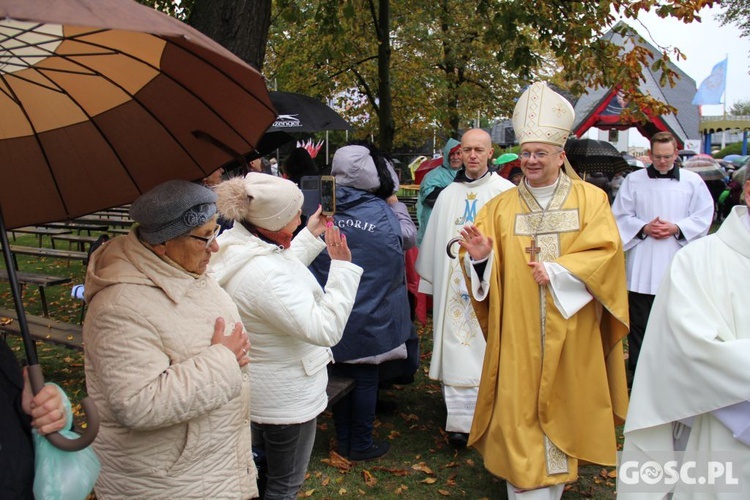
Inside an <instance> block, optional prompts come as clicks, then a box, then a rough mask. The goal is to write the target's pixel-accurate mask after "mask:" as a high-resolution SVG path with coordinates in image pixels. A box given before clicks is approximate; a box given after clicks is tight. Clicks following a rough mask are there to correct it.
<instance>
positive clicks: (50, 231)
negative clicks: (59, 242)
mask: <svg viewBox="0 0 750 500" xmlns="http://www.w3.org/2000/svg"><path fill="white" fill-rule="evenodd" d="M10 232H11V233H13V241H15V240H16V233H20V234H35V235H37V236H38V237H39V246H40V247H41V246H42V237H43V236H49V237H50V239H51V238H52V237H54V236H60V235H61V234H68V233H70V229H63V228H56V227H36V226H29V227H19V228H16V229H12V230H11V231H10ZM52 248H55V243H54V240H52Z"/></svg>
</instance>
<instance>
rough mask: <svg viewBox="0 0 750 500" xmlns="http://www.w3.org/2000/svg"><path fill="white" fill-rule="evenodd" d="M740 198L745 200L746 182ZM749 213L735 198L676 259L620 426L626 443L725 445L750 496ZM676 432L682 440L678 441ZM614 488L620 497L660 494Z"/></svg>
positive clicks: (650, 447) (644, 448)
mask: <svg viewBox="0 0 750 500" xmlns="http://www.w3.org/2000/svg"><path fill="white" fill-rule="evenodd" d="M744 196H745V200H746V201H747V202H750V180H748V181H745V184H744ZM749 284H750V217H748V210H747V207H746V206H736V207H734V209H733V210H732V212H731V214H730V216H729V217H728V218H727V219H726V220H725V221H724V223H723V224H722V226H721V228H719V230H718V231H717V232H716V233H715V234H712V235H710V236H708V237H706V238H703V239H701V240H699V241H697V242H695V243H691V244H690V245H688V246H687V247H685V248H684V249H683V250H681V251H680V252H679V253H678V254H677V255H676V256H675V258H674V260H673V262H672V265H671V267H670V268H669V272H668V274H667V275H666V276H665V278H664V282H663V283H662V286H661V287H660V288H659V292H658V293H657V295H656V300H655V301H654V306H653V308H652V310H651V317H650V319H649V321H648V328H647V331H646V338H645V340H644V343H643V350H642V351H641V357H640V361H639V362H638V371H637V372H636V376H635V380H634V382H633V391H632V393H631V400H630V409H629V410H628V416H627V421H626V424H625V447H624V450H625V451H628V452H630V451H635V450H638V451H641V452H644V453H645V454H646V455H648V456H649V457H651V456H653V455H654V453H653V452H659V453H658V454H656V456H658V457H659V458H660V459H661V460H664V455H663V452H665V451H671V450H674V451H681V450H685V451H686V452H693V451H694V452H709V451H710V452H717V451H721V452H731V453H732V454H731V456H732V457H735V458H736V459H737V460H736V461H734V462H733V468H732V473H733V476H734V477H735V478H737V479H738V480H739V486H741V487H742V488H743V492H741V493H737V494H734V495H731V494H723V493H722V492H721V491H719V490H718V489H717V490H716V491H712V492H710V494H709V495H706V496H700V495H697V494H696V492H695V491H694V489H695V488H692V489H690V487H687V489H686V488H685V485H681V487H682V489H683V491H681V493H680V494H677V495H675V496H674V498H696V497H697V498H722V499H724V498H732V499H735V498H736V499H740V498H742V499H746V498H750V403H749V402H748V400H750V369H748V366H750V294H749V293H748V285H749ZM675 436H678V437H679V439H675ZM666 488H667V487H665V491H663V492H661V493H659V494H653V495H646V494H645V493H643V492H639V491H635V492H633V493H632V495H631V494H630V491H631V490H628V489H627V488H626V489H625V491H623V489H622V488H618V491H619V495H618V498H621V499H630V498H633V499H639V500H640V499H650V498H654V499H661V498H664V495H665V494H666Z"/></svg>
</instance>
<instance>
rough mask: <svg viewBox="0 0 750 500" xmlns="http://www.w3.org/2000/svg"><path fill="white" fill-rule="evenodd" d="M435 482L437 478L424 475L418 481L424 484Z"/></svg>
mask: <svg viewBox="0 0 750 500" xmlns="http://www.w3.org/2000/svg"><path fill="white" fill-rule="evenodd" d="M436 482H437V478H435V477H426V478H424V479H422V480H421V481H420V483H424V484H435V483H436Z"/></svg>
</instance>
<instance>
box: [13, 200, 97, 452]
mask: <svg viewBox="0 0 750 500" xmlns="http://www.w3.org/2000/svg"><path fill="white" fill-rule="evenodd" d="M0 242H2V244H3V260H4V261H5V267H6V268H7V270H8V281H9V282H10V289H11V292H12V294H13V302H14V303H15V306H16V316H18V327H19V330H20V332H21V338H23V345H24V348H25V350H26V360H27V361H28V363H29V366H28V367H27V370H28V373H29V380H30V381H31V389H32V391H33V392H34V394H38V393H39V391H41V390H42V389H43V388H44V375H43V374H42V367H41V365H40V364H39V357H38V356H37V353H36V345H34V339H32V338H31V334H30V333H29V323H28V322H27V321H26V311H25V310H24V307H23V296H22V295H21V287H20V286H19V285H18V276H17V275H16V268H15V266H14V265H13V256H12V254H11V252H10V243H9V242H8V233H7V232H6V230H5V218H4V217H3V209H2V205H0ZM81 406H82V407H83V411H84V413H85V414H86V419H87V422H88V425H87V426H86V429H85V430H84V431H83V434H81V436H80V437H79V438H78V439H70V438H67V437H65V436H63V435H62V434H60V433H59V432H53V433H52V434H47V435H46V436H45V437H46V438H47V440H48V441H49V442H50V443H52V444H53V445H54V446H55V447H56V448H59V449H61V450H63V451H78V450H82V449H84V448H85V447H87V446H88V445H90V444H91V443H93V442H94V438H96V434H97V433H98V432H99V412H98V411H97V410H96V406H95V405H94V401H93V400H92V399H91V398H89V397H86V398H84V399H83V401H81Z"/></svg>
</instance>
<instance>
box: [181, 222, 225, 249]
mask: <svg viewBox="0 0 750 500" xmlns="http://www.w3.org/2000/svg"><path fill="white" fill-rule="evenodd" d="M220 230H221V226H216V229H215V230H214V234H212V235H211V236H208V237H206V236H198V235H197V234H188V236H190V237H191V238H195V239H196V240H200V241H203V242H204V243H205V244H206V248H208V247H210V246H211V243H213V242H214V241H216V237H217V236H219V231H220Z"/></svg>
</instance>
